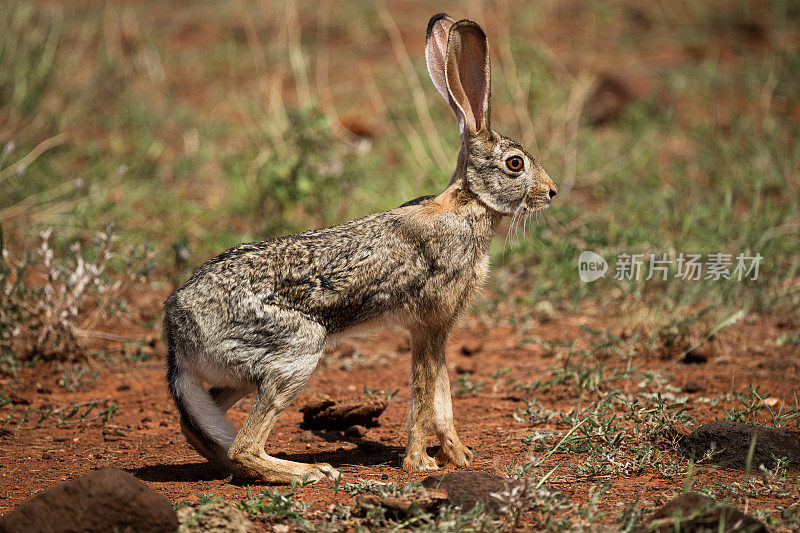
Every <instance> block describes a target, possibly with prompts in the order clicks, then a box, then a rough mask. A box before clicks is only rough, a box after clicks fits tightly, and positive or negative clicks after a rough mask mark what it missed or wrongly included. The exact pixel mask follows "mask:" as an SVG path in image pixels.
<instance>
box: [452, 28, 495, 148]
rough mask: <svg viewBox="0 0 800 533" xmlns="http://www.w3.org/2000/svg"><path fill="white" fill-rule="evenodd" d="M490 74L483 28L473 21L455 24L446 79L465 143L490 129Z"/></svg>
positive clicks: (486, 41) (487, 46) (487, 44)
mask: <svg viewBox="0 0 800 533" xmlns="http://www.w3.org/2000/svg"><path fill="white" fill-rule="evenodd" d="M491 76H492V74H491V66H490V65H489V43H488V40H487V39H486V34H485V33H483V30H482V29H481V27H480V26H478V25H477V24H475V23H474V22H472V21H470V20H460V21H458V22H456V23H455V24H453V26H452V27H451V28H450V35H449V38H448V40H447V54H446V60H445V78H446V79H447V89H448V92H449V94H450V99H451V100H452V102H454V103H455V105H456V108H455V110H456V115H458V128H459V132H460V133H461V140H462V142H466V140H467V138H468V137H469V136H472V135H475V134H476V133H478V132H481V131H488V130H489V96H490V85H491ZM451 105H452V104H451Z"/></svg>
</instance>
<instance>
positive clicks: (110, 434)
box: [103, 428, 128, 442]
mask: <svg viewBox="0 0 800 533" xmlns="http://www.w3.org/2000/svg"><path fill="white" fill-rule="evenodd" d="M127 436H128V434H127V433H126V432H125V430H123V429H121V428H105V429H104V430H103V440H104V441H106V442H115V441H118V440H122V439H123V438H125V437H127Z"/></svg>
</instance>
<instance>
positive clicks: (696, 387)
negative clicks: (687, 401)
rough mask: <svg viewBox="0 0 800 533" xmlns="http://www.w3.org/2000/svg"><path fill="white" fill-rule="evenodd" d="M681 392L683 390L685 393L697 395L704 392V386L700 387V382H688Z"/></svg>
mask: <svg viewBox="0 0 800 533" xmlns="http://www.w3.org/2000/svg"><path fill="white" fill-rule="evenodd" d="M681 390H682V391H683V392H688V393H689V394H693V393H695V392H700V391H701V390H703V386H702V385H700V384H699V383H698V382H696V381H687V382H686V383H685V384H684V385H683V387H681Z"/></svg>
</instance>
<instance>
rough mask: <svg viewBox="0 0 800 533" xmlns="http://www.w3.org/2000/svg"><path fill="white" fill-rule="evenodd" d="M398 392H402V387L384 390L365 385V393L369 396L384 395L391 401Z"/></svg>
mask: <svg viewBox="0 0 800 533" xmlns="http://www.w3.org/2000/svg"><path fill="white" fill-rule="evenodd" d="M398 392H400V389H386V390H383V389H381V388H378V387H375V388H374V389H371V388H369V387H368V386H367V385H364V394H366V395H367V396H383V397H384V398H386V401H387V402H391V401H392V398H394V397H395V395H396V394H397V393H398Z"/></svg>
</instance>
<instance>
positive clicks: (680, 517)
mask: <svg viewBox="0 0 800 533" xmlns="http://www.w3.org/2000/svg"><path fill="white" fill-rule="evenodd" d="M673 531H681V532H687V533H692V532H700V531H724V532H733V531H747V532H748V533H762V532H763V533H766V531H767V528H766V527H764V524H762V523H761V522H759V521H758V520H756V519H755V518H753V517H751V516H748V515H746V514H744V513H743V512H741V511H740V510H738V509H735V508H733V507H728V506H726V505H724V504H721V503H717V502H715V501H714V500H712V499H711V498H709V497H707V496H703V495H702V494H698V493H696V492H689V493H686V494H681V495H680V496H678V497H677V498H675V499H674V500H672V501H670V502H668V503H666V504H665V505H664V506H663V507H661V508H660V509H657V510H656V511H655V512H654V513H653V514H652V515H650V517H649V518H648V520H647V522H646V523H645V524H644V525H642V526H641V527H640V528H639V532H640V533H645V532H658V533H672V532H673Z"/></svg>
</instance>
